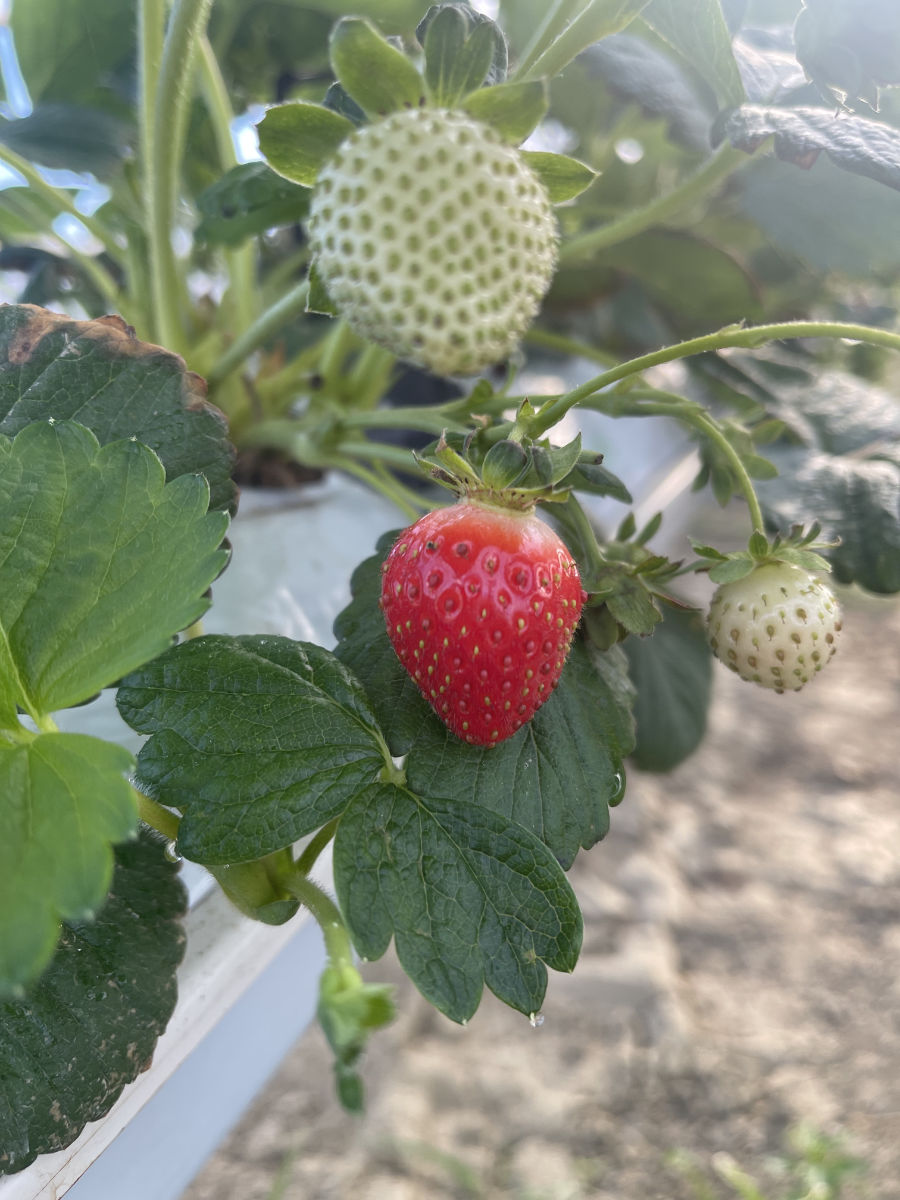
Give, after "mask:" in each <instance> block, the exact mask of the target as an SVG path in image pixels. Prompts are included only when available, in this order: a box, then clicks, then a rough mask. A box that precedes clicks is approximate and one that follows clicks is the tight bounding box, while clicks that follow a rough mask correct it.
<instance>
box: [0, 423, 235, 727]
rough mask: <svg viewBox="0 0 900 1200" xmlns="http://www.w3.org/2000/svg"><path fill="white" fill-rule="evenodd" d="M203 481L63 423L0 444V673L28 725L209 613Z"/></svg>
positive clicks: (220, 521)
mask: <svg viewBox="0 0 900 1200" xmlns="http://www.w3.org/2000/svg"><path fill="white" fill-rule="evenodd" d="M208 498H209V491H208V488H207V486H206V482H205V480H204V479H203V478H202V477H200V476H196V475H195V476H188V475H185V476H181V477H180V478H178V479H176V480H173V481H172V483H169V484H166V483H165V480H164V475H163V469H162V464H161V463H160V461H159V459H158V458H157V457H156V455H155V454H153V453H152V451H150V450H148V449H147V447H146V446H143V445H141V444H140V443H139V442H132V441H127V442H112V443H110V444H109V445H107V446H104V447H102V448H101V447H100V446H99V444H98V442H97V439H96V438H95V437H94V435H93V434H92V433H91V432H90V430H88V429H85V428H84V426H82V425H78V424H76V423H74V422H61V423H59V424H56V425H51V424H49V423H47V424H45V423H35V424H33V425H29V426H26V428H25V429H23V430H22V432H21V433H19V434H18V436H17V437H16V438H15V440H14V441H12V442H11V441H9V439H7V438H2V437H0V632H2V639H0V674H2V675H5V676H6V677H7V678H13V679H14V680H15V684H16V687H17V689H18V695H19V703H20V706H21V707H22V708H23V709H25V710H26V711H27V712H29V713H30V714H32V715H33V716H35V717H37V716H38V715H40V714H46V713H50V712H53V711H55V710H56V709H60V708H67V707H69V706H70V705H73V704H79V703H81V702H82V701H84V700H87V699H89V698H90V697H91V696H93V695H95V694H96V693H97V692H98V691H100V689H101V688H103V687H106V686H108V685H109V684H110V683H112V682H113V681H114V680H115V679H117V678H119V676H120V675H122V674H124V673H125V672H126V671H130V670H133V669H134V668H135V667H136V666H139V665H140V664H141V663H143V662H145V661H146V660H147V659H149V658H152V657H154V655H156V654H159V653H160V652H161V651H162V650H164V649H165V648H166V646H168V645H169V643H170V641H171V639H172V637H173V636H174V634H176V633H177V632H178V631H179V630H181V629H184V628H186V627H187V626H188V625H190V624H191V623H192V622H193V621H195V620H197V619H198V618H199V617H200V616H201V615H202V614H203V612H205V611H206V609H207V608H208V607H209V599H208V597H207V596H205V595H204V593H205V592H206V591H207V589H208V588H209V585H210V583H211V582H212V581H213V580H214V579H215V578H216V576H217V575H218V574H219V573H220V572H221V570H222V568H223V567H224V565H225V563H226V561H227V553H226V551H224V550H222V549H221V548H220V546H221V542H222V538H223V536H224V533H225V529H226V527H227V523H228V519H227V517H226V516H225V514H224V513H207V511H206V510H207V502H208Z"/></svg>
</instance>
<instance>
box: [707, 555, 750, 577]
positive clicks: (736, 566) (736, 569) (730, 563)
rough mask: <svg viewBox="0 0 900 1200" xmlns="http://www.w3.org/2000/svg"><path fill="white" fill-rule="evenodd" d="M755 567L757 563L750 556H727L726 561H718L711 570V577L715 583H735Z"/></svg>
mask: <svg viewBox="0 0 900 1200" xmlns="http://www.w3.org/2000/svg"><path fill="white" fill-rule="evenodd" d="M755 567H756V563H755V562H753V560H752V559H750V558H743V557H735V558H726V560H725V561H724V562H719V563H716V565H715V566H714V567H713V568H712V569H711V570H710V572H709V577H710V579H711V580H712V581H713V583H734V582H735V581H736V580H738V579H743V578H744V577H745V576H747V575H749V574H750V572H751V571H752V570H754V569H755Z"/></svg>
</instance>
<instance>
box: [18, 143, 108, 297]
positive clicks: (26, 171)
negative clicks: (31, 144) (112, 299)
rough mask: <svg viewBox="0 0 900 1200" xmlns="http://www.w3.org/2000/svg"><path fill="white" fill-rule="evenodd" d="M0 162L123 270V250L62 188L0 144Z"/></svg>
mask: <svg viewBox="0 0 900 1200" xmlns="http://www.w3.org/2000/svg"><path fill="white" fill-rule="evenodd" d="M0 162H5V163H6V164H7V166H9V167H12V169H13V170H14V171H18V172H19V174H20V175H21V176H23V178H24V179H25V182H26V183H27V184H28V186H29V187H30V188H31V189H32V191H33V192H35V193H36V194H37V195H38V196H40V197H41V198H42V199H43V200H44V201H46V203H47V204H49V205H50V206H51V207H52V208H54V209H55V210H56V211H57V212H59V213H68V214H69V215H70V216H72V217H76V218H77V219H78V220H79V221H80V222H81V224H82V225H83V226H84V227H85V229H86V230H87V231H88V233H90V234H91V235H92V236H93V237H95V238H96V239H97V241H98V242H101V243H102V244H103V248H104V250H105V251H106V253H107V254H108V255H109V257H110V258H111V259H112V260H113V261H114V262H115V263H117V264H118V265H119V266H122V267H124V265H125V261H126V259H125V251H124V250H123V249H122V248H121V247H120V246H118V245H116V242H115V240H114V238H113V235H112V234H111V233H110V231H109V230H108V229H106V228H105V226H104V225H103V224H102V222H100V221H98V220H97V219H96V218H95V217H90V216H88V215H87V214H86V213H83V212H79V211H78V209H77V208H76V207H75V204H74V202H73V201H72V200H71V198H70V197H69V195H68V194H67V192H66V191H65V190H64V189H63V188H58V187H54V186H53V184H52V183H48V182H47V180H46V179H44V177H43V175H41V173H40V171H38V170H37V168H36V167H35V166H34V165H33V164H32V163H30V162H29V161H28V159H27V158H23V157H22V155H21V154H16V152H15V150H10V149H9V148H8V147H6V146H2V145H0ZM98 265H99V264H98ZM109 279H110V282H111V285H112V288H113V290H114V291H116V292H117V291H118V285H117V284H116V281H115V280H114V279H113V278H112V276H111V275H110V276H109Z"/></svg>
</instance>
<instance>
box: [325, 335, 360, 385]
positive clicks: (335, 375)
mask: <svg viewBox="0 0 900 1200" xmlns="http://www.w3.org/2000/svg"><path fill="white" fill-rule="evenodd" d="M355 344H356V335H355V334H354V333H353V331H352V330H351V328H350V326H349V325H348V324H347V322H346V321H344V320H342V319H341V318H338V320H337V321H335V322H334V324H333V325H332V327H331V329H330V330H329V331H328V336H327V337H326V338H325V339H324V341H323V342H322V346H321V357H320V359H319V374H320V375H321V376H322V378H323V380H324V381H325V386H326V388H330V389H331V390H332V391H337V385H338V381H339V380H340V377H341V374H342V369H343V366H344V363H345V361H346V359H347V355H348V354H349V353H350V351H351V350H352V349H353V347H354V345H355Z"/></svg>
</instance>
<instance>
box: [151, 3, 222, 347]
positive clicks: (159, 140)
mask: <svg viewBox="0 0 900 1200" xmlns="http://www.w3.org/2000/svg"><path fill="white" fill-rule="evenodd" d="M145 3H148V4H149V0H145ZM211 6H212V0H175V3H174V4H173V6H172V12H171V16H170V19H169V26H168V29H167V31H166V37H165V41H164V43H163V51H162V58H161V60H160V63H159V71H158V74H157V77H156V86H155V88H154V95H153V112H152V116H150V115H149V114H148V122H147V125H148V128H147V133H148V134H149V138H148V145H147V150H148V152H149V158H148V160H147V163H146V166H147V170H148V177H147V180H146V185H147V234H148V239H149V244H150V265H151V269H150V288H151V293H152V297H153V316H154V323H155V335H156V337H157V338H158V339H159V341H160V342H161V343H162V345H164V346H166V347H168V348H169V349H180V348H182V347H183V346H184V340H185V339H184V334H183V331H182V325H181V320H180V308H181V290H180V281H179V277H178V265H177V262H176V260H175V250H174V247H173V245H172V229H173V226H174V224H175V209H176V203H177V197H178V176H179V169H180V166H181V150H182V148H183V137H182V136H181V135H182V134H183V130H184V120H185V116H186V113H187V108H188V105H189V104H190V97H191V93H190V81H191V75H192V70H191V68H192V64H193V59H194V54H195V51H196V47H197V39H198V38H199V37H200V36H201V35H202V33H203V31H204V30H205V28H206V22H207V20H208V18H209V11H210V8H211ZM153 7H154V8H157V7H158V0H157V3H154V4H153ZM142 29H143V24H142ZM150 69H151V64H150V63H149V62H148V71H149V70H150ZM148 84H149V81H148ZM151 123H152V128H150V125H151Z"/></svg>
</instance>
